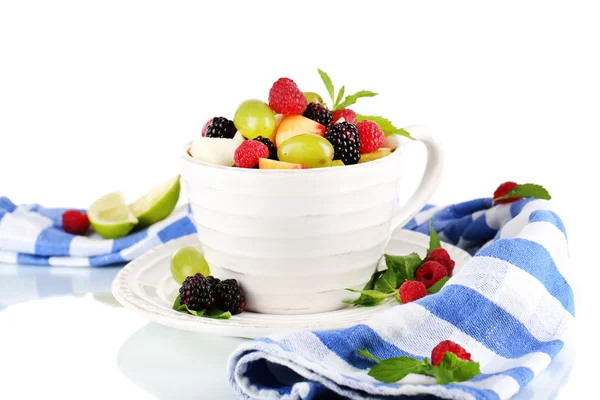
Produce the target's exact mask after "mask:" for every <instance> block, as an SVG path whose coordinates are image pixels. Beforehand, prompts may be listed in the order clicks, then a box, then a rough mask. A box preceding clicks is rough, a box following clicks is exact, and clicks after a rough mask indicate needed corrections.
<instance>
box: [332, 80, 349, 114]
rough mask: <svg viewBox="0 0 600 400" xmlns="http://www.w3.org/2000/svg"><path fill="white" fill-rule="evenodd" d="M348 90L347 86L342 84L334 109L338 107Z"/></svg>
mask: <svg viewBox="0 0 600 400" xmlns="http://www.w3.org/2000/svg"><path fill="white" fill-rule="evenodd" d="M345 92H346V86H342V88H341V89H340V92H339V93H338V95H337V97H336V99H335V103H334V105H333V107H332V110H335V108H336V107H337V105H338V104H340V101H342V99H343V98H344V93H345Z"/></svg>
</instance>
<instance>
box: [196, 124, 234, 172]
mask: <svg viewBox="0 0 600 400" xmlns="http://www.w3.org/2000/svg"><path fill="white" fill-rule="evenodd" d="M243 141H244V138H243V137H242V135H241V134H240V133H239V132H238V133H236V134H235V136H234V137H233V139H223V138H211V137H205V136H200V137H197V138H196V139H195V140H194V142H193V143H192V147H191V148H190V155H191V156H192V157H194V158H196V159H198V160H200V161H204V162H206V163H209V164H216V165H225V166H229V167H231V166H233V165H234V159H233V156H234V154H235V150H236V149H237V148H238V146H239V145H240V144H242V142H243Z"/></svg>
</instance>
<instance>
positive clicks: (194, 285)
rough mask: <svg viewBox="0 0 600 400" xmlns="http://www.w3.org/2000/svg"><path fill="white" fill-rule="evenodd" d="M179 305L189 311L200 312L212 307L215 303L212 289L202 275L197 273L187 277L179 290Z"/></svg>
mask: <svg viewBox="0 0 600 400" xmlns="http://www.w3.org/2000/svg"><path fill="white" fill-rule="evenodd" d="M179 297H180V301H181V304H185V305H186V306H188V308H189V309H190V310H195V311H200V310H203V309H205V308H210V307H212V305H213V303H214V302H215V298H214V296H213V288H212V287H211V284H210V282H209V280H207V279H206V278H205V277H204V275H202V274H201V273H197V274H196V275H194V276H188V277H187V278H185V281H183V284H182V285H181V287H180V288H179Z"/></svg>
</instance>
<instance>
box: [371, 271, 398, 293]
mask: <svg viewBox="0 0 600 400" xmlns="http://www.w3.org/2000/svg"><path fill="white" fill-rule="evenodd" d="M396 285H397V279H396V274H395V273H394V271H393V270H392V269H391V268H388V269H386V270H385V272H384V273H383V274H382V275H381V276H380V277H379V279H377V282H375V287H376V288H377V289H379V290H381V291H382V292H393V291H394V290H396V289H397V287H396Z"/></svg>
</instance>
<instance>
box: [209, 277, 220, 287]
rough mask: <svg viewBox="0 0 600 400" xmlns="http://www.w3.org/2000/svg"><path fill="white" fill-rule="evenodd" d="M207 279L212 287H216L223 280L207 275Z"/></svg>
mask: <svg viewBox="0 0 600 400" xmlns="http://www.w3.org/2000/svg"><path fill="white" fill-rule="evenodd" d="M206 280H207V282H208V284H209V285H210V287H211V288H213V289H214V288H215V286H217V283H219V282H221V280H220V279H219V278H215V277H214V276H211V275H209V276H207V277H206Z"/></svg>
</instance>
